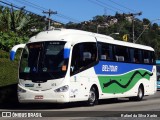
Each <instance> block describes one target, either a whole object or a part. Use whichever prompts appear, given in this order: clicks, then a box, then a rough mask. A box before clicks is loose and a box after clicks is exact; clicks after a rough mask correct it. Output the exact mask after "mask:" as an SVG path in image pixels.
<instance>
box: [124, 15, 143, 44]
mask: <svg viewBox="0 0 160 120" xmlns="http://www.w3.org/2000/svg"><path fill="white" fill-rule="evenodd" d="M137 15H138V16H140V15H142V12H138V13H129V14H123V16H124V17H130V16H132V37H133V43H134V42H135V34H134V28H135V24H134V21H135V19H134V18H135V16H137Z"/></svg>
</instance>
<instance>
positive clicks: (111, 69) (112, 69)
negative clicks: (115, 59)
mask: <svg viewBox="0 0 160 120" xmlns="http://www.w3.org/2000/svg"><path fill="white" fill-rule="evenodd" d="M102 71H104V72H117V71H118V66H114V65H102Z"/></svg>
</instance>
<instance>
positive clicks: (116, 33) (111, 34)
mask: <svg viewBox="0 0 160 120" xmlns="http://www.w3.org/2000/svg"><path fill="white" fill-rule="evenodd" d="M111 35H119V33H111V34H109V36H111Z"/></svg>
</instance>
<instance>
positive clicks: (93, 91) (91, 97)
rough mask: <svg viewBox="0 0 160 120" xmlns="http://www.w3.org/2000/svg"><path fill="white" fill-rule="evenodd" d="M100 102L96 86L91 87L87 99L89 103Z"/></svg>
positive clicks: (90, 104) (91, 104)
mask: <svg viewBox="0 0 160 120" xmlns="http://www.w3.org/2000/svg"><path fill="white" fill-rule="evenodd" d="M96 104H98V95H97V91H96V88H95V87H91V89H90V92H89V98H88V101H87V105H89V106H94V105H96Z"/></svg>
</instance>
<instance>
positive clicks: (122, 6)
mask: <svg viewBox="0 0 160 120" xmlns="http://www.w3.org/2000/svg"><path fill="white" fill-rule="evenodd" d="M108 1H110V2H112V3H114V4H116V5H118V6H120V7H123V8H125V9H128V10H130V11H132V12H136V11H135V10H132V9H130V8H128V7H125V6H124V5H121V4H119V3H116V2H114V1H112V0H108Z"/></svg>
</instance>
